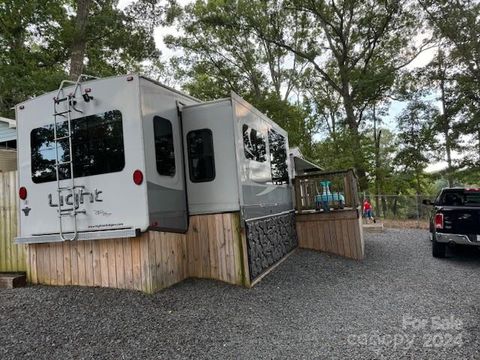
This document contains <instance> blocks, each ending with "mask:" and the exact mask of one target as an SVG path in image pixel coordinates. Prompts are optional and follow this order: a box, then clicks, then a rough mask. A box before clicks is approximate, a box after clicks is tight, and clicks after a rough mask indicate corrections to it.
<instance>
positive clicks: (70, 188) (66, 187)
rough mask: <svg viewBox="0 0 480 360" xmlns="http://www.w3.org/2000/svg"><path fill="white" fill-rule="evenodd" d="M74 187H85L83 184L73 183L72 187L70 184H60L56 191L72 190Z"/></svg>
mask: <svg viewBox="0 0 480 360" xmlns="http://www.w3.org/2000/svg"><path fill="white" fill-rule="evenodd" d="M74 189H85V186H84V185H75V186H74V187H71V186H62V187H59V188H58V189H57V191H67V190H68V191H72V190H74Z"/></svg>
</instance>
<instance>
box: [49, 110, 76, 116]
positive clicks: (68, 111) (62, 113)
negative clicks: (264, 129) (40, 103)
mask: <svg viewBox="0 0 480 360" xmlns="http://www.w3.org/2000/svg"><path fill="white" fill-rule="evenodd" d="M70 112H72V110H65V111H60V112H57V113H54V114H53V116H63V115H65V114H68V113H70Z"/></svg>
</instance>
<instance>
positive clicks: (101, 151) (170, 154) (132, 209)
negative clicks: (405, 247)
mask: <svg viewBox="0 0 480 360" xmlns="http://www.w3.org/2000/svg"><path fill="white" fill-rule="evenodd" d="M16 114H17V124H18V125H17V130H18V165H19V166H18V169H19V186H20V191H19V196H20V209H21V212H20V229H21V234H20V236H19V238H18V239H17V242H20V243H42V242H55V241H64V240H93V239H106V238H120V237H134V236H136V235H138V233H139V232H144V231H147V230H159V231H172V232H185V231H187V229H188V214H189V213H190V214H192V215H195V214H211V213H222V212H235V211H241V214H242V216H243V219H244V220H246V221H249V220H252V219H258V218H262V217H264V216H268V215H274V214H282V213H284V212H289V211H290V212H291V211H292V210H293V204H292V199H291V183H290V179H289V176H288V174H289V173H290V169H289V166H290V165H289V161H288V155H287V154H288V137H287V134H286V132H285V131H284V130H282V129H281V128H280V127H279V126H278V125H276V124H275V123H274V122H272V121H271V120H269V119H268V118H267V117H266V116H265V115H263V114H261V113H260V112H259V111H257V110H256V109H255V108H253V107H252V106H251V105H250V104H248V103H247V102H246V101H244V100H242V99H241V98H240V97H238V96H237V95H235V94H232V96H231V97H230V98H228V99H223V100H218V101H213V102H208V103H200V102H199V101H198V100H196V99H194V98H192V97H190V96H188V95H185V94H182V93H180V92H178V91H175V90H173V89H170V88H168V87H165V86H163V85H161V84H158V83H156V82H155V81H152V80H149V79H147V78H144V77H141V76H134V75H128V76H119V77H113V78H105V79H96V80H92V81H87V82H81V83H76V84H72V86H69V87H65V88H62V89H61V90H59V91H57V92H52V93H48V94H45V95H42V96H39V97H37V98H34V99H31V100H29V101H26V102H24V103H21V104H19V105H17V107H16ZM57 152H58V154H57ZM70 154H72V155H73V156H70ZM70 160H72V161H70ZM72 173H73V177H72V176H71V175H72ZM57 174H58V175H57ZM187 199H188V201H187ZM290 247H291V246H290ZM289 249H290V248H289ZM287 250H288V249H287ZM285 251H286V250H284V252H285ZM277 257H278V256H277Z"/></svg>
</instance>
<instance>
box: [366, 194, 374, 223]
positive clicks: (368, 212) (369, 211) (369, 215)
mask: <svg viewBox="0 0 480 360" xmlns="http://www.w3.org/2000/svg"><path fill="white" fill-rule="evenodd" d="M363 216H364V217H365V218H366V219H367V222H369V220H373V222H375V219H374V218H373V215H372V205H371V204H370V202H369V201H368V199H365V201H364V202H363Z"/></svg>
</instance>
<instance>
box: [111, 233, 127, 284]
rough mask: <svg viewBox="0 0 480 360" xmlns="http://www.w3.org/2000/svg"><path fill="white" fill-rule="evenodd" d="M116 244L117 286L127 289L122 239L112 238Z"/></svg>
mask: <svg viewBox="0 0 480 360" xmlns="http://www.w3.org/2000/svg"><path fill="white" fill-rule="evenodd" d="M112 242H113V243H114V246H115V270H116V273H117V275H116V278H117V287H118V288H119V289H126V288H127V286H126V284H125V267H124V254H123V241H122V239H115V240H112Z"/></svg>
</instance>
